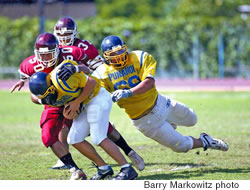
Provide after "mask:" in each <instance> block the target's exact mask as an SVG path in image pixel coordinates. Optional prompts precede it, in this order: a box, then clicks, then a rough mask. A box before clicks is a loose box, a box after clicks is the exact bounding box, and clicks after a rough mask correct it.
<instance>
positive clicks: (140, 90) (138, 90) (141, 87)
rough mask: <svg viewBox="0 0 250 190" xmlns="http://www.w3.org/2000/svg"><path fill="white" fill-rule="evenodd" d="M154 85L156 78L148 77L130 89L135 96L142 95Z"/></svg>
mask: <svg viewBox="0 0 250 190" xmlns="http://www.w3.org/2000/svg"><path fill="white" fill-rule="evenodd" d="M154 85H155V79H154V78H152V77H147V78H146V79H145V80H144V81H142V82H141V83H140V84H138V85H137V86H135V87H133V88H131V89H130V90H131V92H132V94H133V95H134V96H135V95H140V94H144V93H145V92H147V91H149V90H150V89H152V88H154Z"/></svg>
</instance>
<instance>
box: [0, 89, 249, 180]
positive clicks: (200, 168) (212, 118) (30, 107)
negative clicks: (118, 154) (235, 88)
mask: <svg viewBox="0 0 250 190" xmlns="http://www.w3.org/2000/svg"><path fill="white" fill-rule="evenodd" d="M164 94H166V93H164ZM168 95H169V96H170V97H172V98H174V99H176V100H178V101H181V102H183V103H185V104H186V105H188V106H189V107H191V108H193V109H194V110H195V111H196V113H197V115H198V123H197V125H196V126H195V127H190V128H187V127H178V128H177V130H178V131H180V132H181V133H183V134H185V135H192V136H194V137H198V136H199V135H200V133H201V132H207V133H209V134H211V135H212V136H214V137H218V138H221V139H223V140H225V141H226V142H227V143H228V144H229V147H230V149H229V151H228V152H220V151H215V150H208V151H206V152H204V151H203V150H202V149H196V150H192V151H190V152H188V153H174V152H172V151H171V150H170V149H168V148H165V147H163V146H161V145H159V144H157V143H156V142H154V141H152V140H151V139H148V138H146V137H144V136H143V135H142V134H141V133H140V132H138V131H137V130H136V129H135V128H134V127H133V126H132V124H131V123H130V121H129V119H128V118H127V116H126V115H125V113H124V112H123V111H122V110H120V109H119V108H118V107H117V106H116V105H115V104H114V105H113V108H112V112H111V121H112V122H114V123H115V124H116V127H117V129H118V130H119V131H120V132H121V133H122V135H123V136H124V137H125V139H126V140H127V142H128V143H129V144H130V146H132V147H133V148H134V149H135V150H136V151H137V152H138V153H139V154H140V155H141V156H142V157H143V158H144V160H145V163H146V168H145V170H144V171H142V172H138V173H139V177H138V178H137V179H139V180H154V179H157V180H174V179H181V180H213V179H217V180H222V179H223V180H249V179H250V92H176V93H173V92H171V93H169V94H168ZM0 102H1V103H0V121H1V123H0V129H1V133H0V179H1V180H19V179H22V180H33V179H56V180H59V179H68V178H69V177H70V173H69V172H68V171H65V170H64V171H54V170H50V169H49V168H50V167H51V166H52V165H54V164H55V162H56V161H57V158H56V157H55V156H54V155H53V153H52V151H51V150H50V149H47V148H45V147H44V146H43V144H42V141H41V137H40V127H39V120H40V115H41V112H42V109H43V106H39V105H35V104H33V103H32V102H31V101H30V97H29V94H28V93H27V92H15V93H14V94H10V93H9V92H7V91H0ZM88 140H90V139H88ZM70 150H71V152H72V155H73V158H74V159H75V160H76V162H77V164H78V165H79V166H80V167H81V168H82V169H83V170H84V171H85V173H86V174H87V176H88V178H90V177H92V176H93V175H94V174H95V172H96V169H95V168H94V167H93V166H92V164H91V162H90V161H89V160H88V159H86V158H85V157H83V156H82V155H80V153H78V152H77V151H76V150H75V149H74V148H73V147H71V148H70ZM97 150H98V152H99V153H100V154H101V155H102V156H103V158H104V159H105V160H106V161H107V162H108V163H109V164H111V165H112V166H113V169H114V171H115V173H117V172H118V171H119V169H120V168H119V166H118V165H117V164H116V163H115V162H114V161H113V160H112V159H111V158H109V157H108V156H107V154H106V153H104V151H102V150H101V149H100V148H97Z"/></svg>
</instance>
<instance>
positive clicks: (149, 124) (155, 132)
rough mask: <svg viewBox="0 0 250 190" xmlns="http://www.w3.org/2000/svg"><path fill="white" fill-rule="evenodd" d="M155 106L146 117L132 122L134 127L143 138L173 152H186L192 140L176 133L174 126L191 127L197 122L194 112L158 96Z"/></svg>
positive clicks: (171, 100)
mask: <svg viewBox="0 0 250 190" xmlns="http://www.w3.org/2000/svg"><path fill="white" fill-rule="evenodd" d="M156 101H157V102H156V105H155V106H154V108H153V110H152V111H151V112H150V113H149V114H147V115H146V116H144V117H142V118H140V119H138V120H132V123H133V124H134V126H135V127H136V128H137V129H138V130H139V131H140V132H142V133H143V134H144V135H145V136H147V137H149V138H151V139H153V140H155V141H157V142H158V143H160V144H162V145H164V146H166V147H169V148H171V149H172V150H173V151H175V152H187V151H189V150H190V149H192V147H193V139H192V138H191V137H190V136H183V135H182V134H180V133H179V132H177V131H176V130H175V129H174V128H173V127H172V125H171V124H174V125H176V126H178V125H181V126H193V125H195V124H196V122H197V116H196V114H195V113H194V111H193V110H192V109H190V108H188V107H187V106H186V105H185V104H182V103H180V102H177V101H175V100H173V99H170V98H167V97H165V96H162V95H160V94H159V95H158V98H157V100H156Z"/></svg>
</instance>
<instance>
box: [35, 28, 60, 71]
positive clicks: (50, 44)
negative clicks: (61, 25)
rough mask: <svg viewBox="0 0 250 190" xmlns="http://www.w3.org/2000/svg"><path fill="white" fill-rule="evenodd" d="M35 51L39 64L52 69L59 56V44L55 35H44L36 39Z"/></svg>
mask: <svg viewBox="0 0 250 190" xmlns="http://www.w3.org/2000/svg"><path fill="white" fill-rule="evenodd" d="M34 51H35V56H36V59H37V61H38V62H40V63H42V64H43V65H44V66H45V68H48V67H52V66H53V65H55V63H56V62H57V58H58V55H59V42H58V40H57V38H56V37H55V36H54V35H53V34H51V33H48V32H45V33H42V34H40V35H39V36H38V37H37V39H36V43H35V48H34Z"/></svg>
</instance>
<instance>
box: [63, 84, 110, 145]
mask: <svg viewBox="0 0 250 190" xmlns="http://www.w3.org/2000/svg"><path fill="white" fill-rule="evenodd" d="M111 107H112V101H111V96H110V94H109V93H108V92H107V91H106V90H105V89H104V88H103V87H101V89H100V92H99V93H98V95H97V96H95V97H94V98H93V99H91V100H90V102H89V103H88V104H86V105H84V106H83V108H82V110H81V113H80V114H79V116H78V117H77V118H76V119H74V120H73V123H72V126H71V128H70V131H69V134H68V138H67V141H68V143H69V144H76V143H79V142H82V141H84V139H85V138H86V137H87V136H88V135H89V134H90V137H91V141H92V143H93V144H95V145H99V144H100V143H101V142H102V141H103V140H104V139H105V138H107V132H108V126H109V114H110V110H111Z"/></svg>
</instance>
